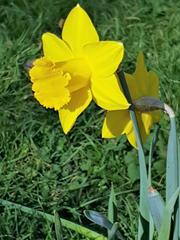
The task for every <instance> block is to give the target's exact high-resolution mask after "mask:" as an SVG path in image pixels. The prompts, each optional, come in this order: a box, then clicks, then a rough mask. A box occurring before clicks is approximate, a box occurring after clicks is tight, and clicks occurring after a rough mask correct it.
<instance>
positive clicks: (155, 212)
mask: <svg viewBox="0 0 180 240" xmlns="http://www.w3.org/2000/svg"><path fill="white" fill-rule="evenodd" d="M148 200H149V208H150V212H151V216H152V219H153V222H154V225H155V227H156V229H157V231H158V232H159V231H160V227H161V224H162V218H163V213H164V209H165V204H164V201H163V199H162V197H161V195H160V194H159V193H158V192H157V191H156V190H155V189H153V188H152V187H151V188H149V192H148Z"/></svg>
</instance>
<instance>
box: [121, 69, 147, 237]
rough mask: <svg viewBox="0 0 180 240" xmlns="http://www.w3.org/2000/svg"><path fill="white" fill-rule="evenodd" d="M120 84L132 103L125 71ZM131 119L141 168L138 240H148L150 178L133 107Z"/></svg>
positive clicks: (131, 108) (130, 110)
mask: <svg viewBox="0 0 180 240" xmlns="http://www.w3.org/2000/svg"><path fill="white" fill-rule="evenodd" d="M119 78H120V83H121V86H122V89H123V91H124V95H125V97H126V98H127V100H128V102H129V103H132V99H131V96H130V93H129V89H128V86H127V83H126V79H125V75H124V73H123V71H120V72H119ZM129 112H130V117H131V120H132V122H133V127H134V132H135V136H136V142H137V146H138V157H139V166H140V203H139V211H140V215H141V217H140V219H139V227H138V239H139V240H140V239H141V240H143V239H145V240H147V238H148V237H149V231H148V230H149V226H148V225H149V224H148V222H149V210H148V195H147V190H148V177H147V169H146V162H145V156H144V150H143V144H142V139H141V134H140V130H139V127H138V122H137V118H136V113H135V110H134V109H133V106H131V107H130V109H129Z"/></svg>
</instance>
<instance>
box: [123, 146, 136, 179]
mask: <svg viewBox="0 0 180 240" xmlns="http://www.w3.org/2000/svg"><path fill="white" fill-rule="evenodd" d="M125 163H126V165H127V171H128V177H129V178H130V180H131V182H132V183H134V182H135V181H136V180H139V163H138V160H137V157H136V151H131V152H128V153H127V154H126V156H125Z"/></svg>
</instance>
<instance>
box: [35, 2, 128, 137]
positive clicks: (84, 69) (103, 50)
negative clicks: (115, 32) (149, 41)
mask: <svg viewBox="0 0 180 240" xmlns="http://www.w3.org/2000/svg"><path fill="white" fill-rule="evenodd" d="M42 43H43V53H44V56H43V57H41V58H39V59H37V60H35V61H34V63H33V67H32V69H31V70H30V77H31V81H32V83H33V85H32V90H33V91H34V96H35V98H36V99H37V100H38V101H39V102H40V104H41V105H43V106H44V107H46V108H53V109H54V110H57V111H58V112H59V118H60V122H61V125H62V128H63V130H64V132H65V133H67V132H68V131H69V130H70V129H71V128H72V126H73V124H74V123H75V121H76V119H77V117H78V116H79V115H80V114H81V112H82V111H84V110H85V109H86V108H87V106H88V105H89V103H90V102H91V100H92V99H94V100H95V102H96V103H97V104H98V105H99V106H100V107H102V108H104V109H106V110H117V109H127V108H128V107H129V104H128V102H127V100H126V98H125V97H124V95H123V93H122V91H121V90H120V87H119V84H118V80H117V77H116V74H115V72H116V70H117V68H118V65H119V64H120V62H121V60H122V58H123V53H124V47H123V44H122V43H120V42H115V41H99V37H98V34H97V32H96V30H95V28H94V26H93V24H92V22H91V20H90V18H89V17H88V15H87V13H86V12H85V11H84V10H83V9H82V8H81V7H80V6H79V5H77V6H76V7H74V8H73V9H72V10H71V12H70V13H69V15H68V17H67V19H66V20H65V23H64V26H63V29H62V39H61V38H59V37H57V36H56V35H54V34H51V33H45V34H43V36H42Z"/></svg>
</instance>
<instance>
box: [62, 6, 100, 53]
mask: <svg viewBox="0 0 180 240" xmlns="http://www.w3.org/2000/svg"><path fill="white" fill-rule="evenodd" d="M62 38H63V40H64V41H66V42H67V43H68V45H69V46H70V48H71V49H72V50H73V53H74V54H76V56H77V55H78V54H79V53H81V50H82V47H83V46H84V45H86V44H88V43H92V42H97V41H99V37H98V34H97V32H96V29H95V28H94V26H93V24H92V22H91V19H90V18H89V16H88V15H87V13H86V12H85V11H84V10H83V9H82V8H81V7H80V6H79V5H77V6H76V7H74V8H73V9H72V10H71V12H70V13H69V15H68V17H67V19H66V20H65V23H64V27H63V31H62Z"/></svg>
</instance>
